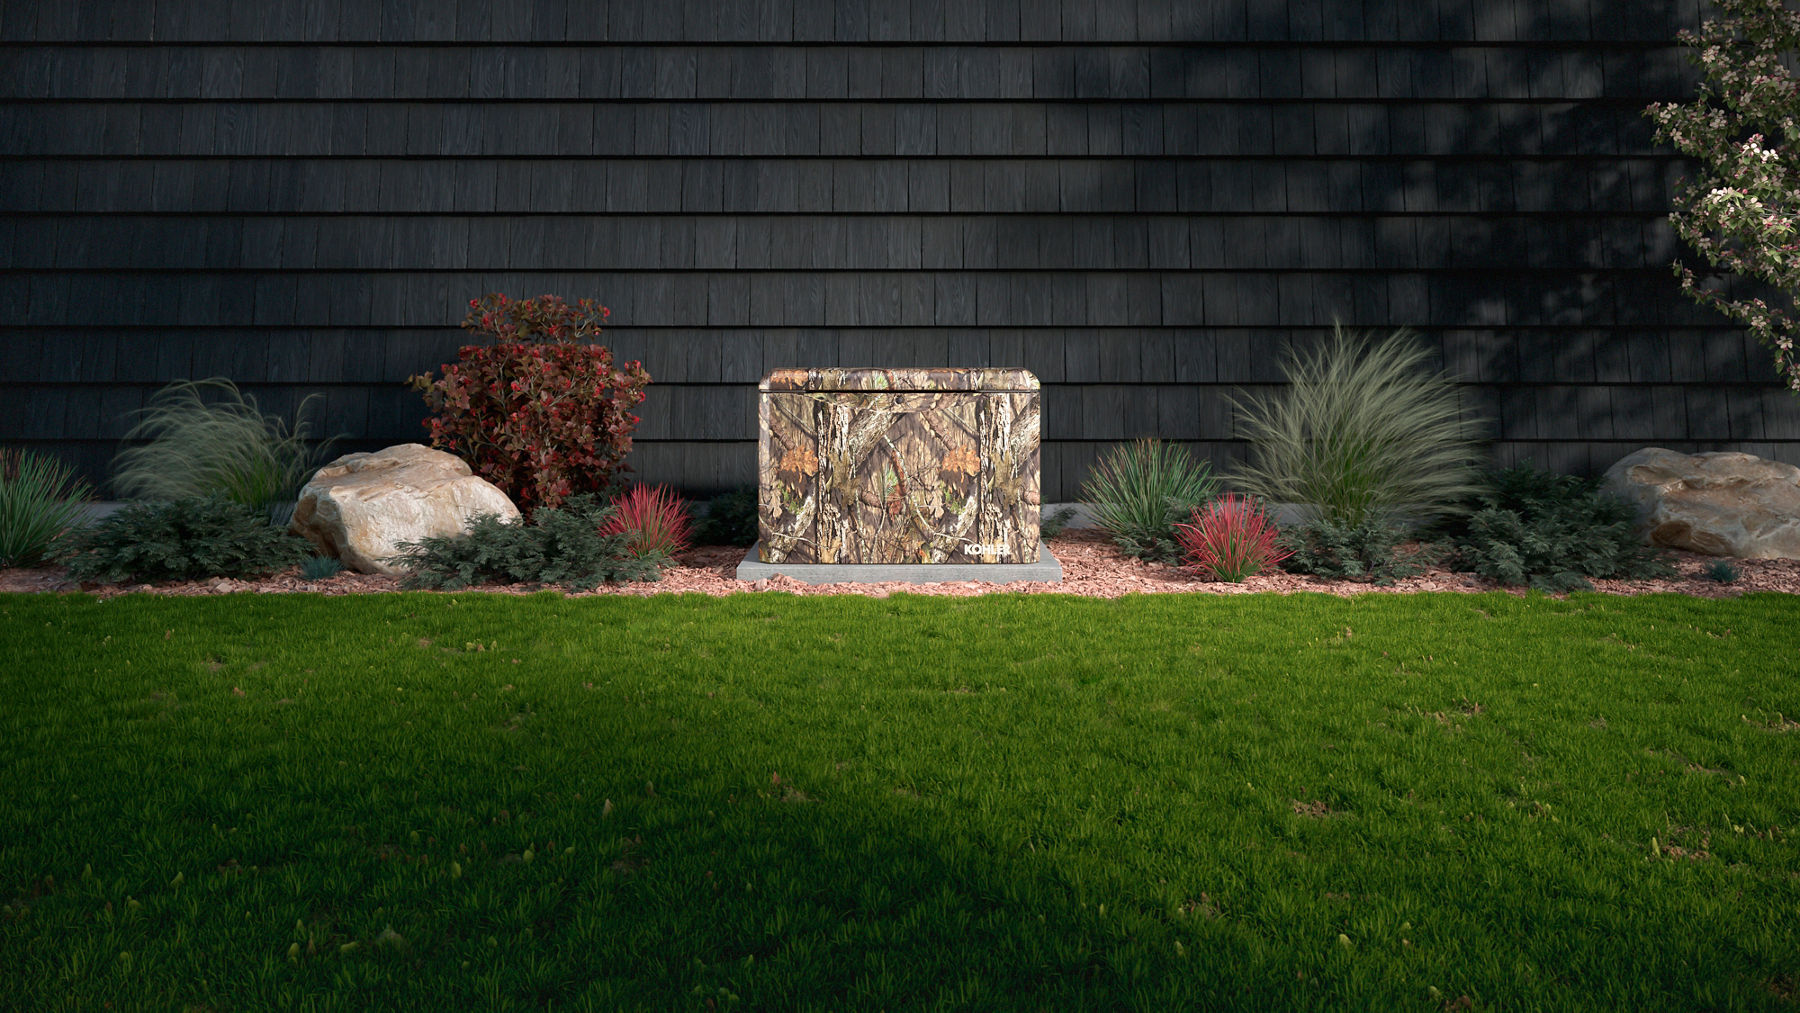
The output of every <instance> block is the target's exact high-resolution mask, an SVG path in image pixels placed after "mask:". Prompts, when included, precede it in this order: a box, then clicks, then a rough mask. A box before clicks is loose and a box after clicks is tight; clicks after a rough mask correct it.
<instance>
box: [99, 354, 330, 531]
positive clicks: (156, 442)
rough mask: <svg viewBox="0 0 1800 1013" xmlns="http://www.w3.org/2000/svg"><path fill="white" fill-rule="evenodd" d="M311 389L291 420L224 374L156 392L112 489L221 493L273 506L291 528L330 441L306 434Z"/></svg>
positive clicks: (162, 496) (163, 496) (150, 496)
mask: <svg viewBox="0 0 1800 1013" xmlns="http://www.w3.org/2000/svg"><path fill="white" fill-rule="evenodd" d="M322 400H323V395H319V394H310V395H308V396H307V397H306V398H305V399H303V400H302V401H301V402H300V406H299V408H298V409H296V410H295V412H294V421H293V423H292V424H291V425H290V424H289V423H288V422H287V420H285V419H283V418H281V417H280V416H276V415H265V414H263V412H262V409H260V408H258V407H257V404H256V398H254V397H252V396H250V395H248V394H245V393H243V392H242V391H240V390H238V388H237V385H236V384H234V383H232V382H231V381H230V380H228V379H226V378H224V377H211V378H208V379H205V380H178V381H176V382H174V383H171V384H169V385H168V386H166V387H164V388H162V389H161V390H159V391H157V392H156V393H155V394H153V395H151V398H150V403H149V405H147V406H146V407H145V408H144V409H143V410H142V411H140V412H139V413H138V420H137V422H136V423H135V424H134V425H133V426H132V428H131V431H130V432H127V433H126V434H125V439H126V441H127V443H130V442H132V441H145V442H142V443H141V444H140V445H137V446H127V447H126V448H125V449H124V450H121V451H120V452H119V454H118V456H117V457H116V458H114V460H113V488H114V489H115V490H116V491H117V492H118V493H119V494H120V495H121V496H124V497H126V498H128V499H142V500H180V499H188V498H196V497H205V496H212V495H220V496H224V497H225V498H227V499H229V500H231V501H232V502H234V503H242V504H244V505H245V506H252V507H256V508H257V509H259V510H268V511H270V514H271V519H272V520H274V521H276V522H278V525H279V526H280V527H286V526H287V522H288V520H289V519H290V518H291V517H292V516H293V512H292V511H293V504H292V500H293V499H294V497H295V496H296V495H298V494H299V492H300V489H301V487H302V486H304V485H305V484H306V482H307V480H308V479H310V478H311V477H312V475H313V472H314V469H315V468H316V467H317V462H318V460H319V458H320V457H321V456H322V455H323V454H324V452H325V451H326V450H327V448H328V447H329V446H330V444H331V442H332V441H331V440H327V441H325V442H324V443H322V444H318V445H314V444H313V443H312V442H311V441H310V440H309V439H308V433H309V431H310V425H309V423H308V421H307V419H308V413H309V410H310V409H311V408H312V406H313V403H314V402H315V401H322Z"/></svg>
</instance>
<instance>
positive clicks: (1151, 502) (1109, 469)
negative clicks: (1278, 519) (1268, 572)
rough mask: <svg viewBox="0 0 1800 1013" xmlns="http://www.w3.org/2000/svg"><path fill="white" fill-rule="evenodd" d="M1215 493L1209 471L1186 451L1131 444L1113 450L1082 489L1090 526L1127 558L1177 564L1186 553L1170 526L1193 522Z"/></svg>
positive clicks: (1138, 442) (1154, 444)
mask: <svg viewBox="0 0 1800 1013" xmlns="http://www.w3.org/2000/svg"><path fill="white" fill-rule="evenodd" d="M1218 491H1219V482H1218V479H1216V478H1214V477H1213V473H1212V465H1211V464H1209V463H1208V462H1206V461H1195V460H1194V458H1193V456H1192V455H1191V454H1189V453H1188V451H1187V448H1186V447H1183V446H1180V445H1179V444H1173V443H1164V442H1162V441H1161V440H1135V441H1133V442H1131V443H1124V444H1120V445H1119V446H1116V447H1114V448H1113V449H1112V452H1111V453H1109V454H1107V455H1106V457H1104V458H1103V459H1101V461H1100V464H1099V465H1098V466H1097V467H1095V468H1094V470H1093V471H1092V472H1091V473H1090V474H1089V475H1088V479H1087V481H1086V482H1084V483H1082V486H1081V498H1082V499H1084V500H1086V501H1087V502H1089V503H1091V504H1093V510H1094V526H1095V527H1098V528H1099V529H1100V530H1102V531H1104V532H1106V533H1107V535H1109V536H1110V537H1111V538H1112V540H1113V543H1114V544H1115V545H1117V546H1118V547H1119V548H1120V549H1121V550H1123V551H1124V553H1125V554H1126V555H1128V556H1135V557H1138V558H1140V559H1154V560H1159V561H1162V562H1167V563H1173V562H1177V561H1179V560H1180V559H1181V557H1182V556H1183V555H1184V553H1185V551H1186V550H1184V549H1183V548H1182V547H1181V543H1180V542H1179V541H1178V540H1177V539H1176V537H1175V526H1176V525H1177V524H1182V523H1185V522H1186V521H1188V520H1189V519H1191V518H1192V517H1193V514H1194V511H1195V509H1196V508H1198V507H1201V506H1204V505H1205V504H1206V503H1207V502H1208V501H1210V500H1211V499H1212V498H1213V497H1214V496H1215V495H1217V494H1218Z"/></svg>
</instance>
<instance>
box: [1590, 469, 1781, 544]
mask: <svg viewBox="0 0 1800 1013" xmlns="http://www.w3.org/2000/svg"><path fill="white" fill-rule="evenodd" d="M1604 486H1605V489H1606V491H1607V492H1610V493H1612V494H1613V495H1615V496H1618V497H1620V498H1621V499H1624V500H1626V501H1627V502H1629V503H1631V505H1632V506H1634V507H1636V508H1637V512H1638V520H1639V521H1640V522H1641V524H1642V525H1643V528H1644V530H1645V533H1646V534H1647V536H1648V537H1649V539H1650V543H1651V544H1652V545H1662V546H1667V547H1668V548H1671V549H1687V550H1688V551H1690V552H1704V553H1707V554H1708V555H1713V556H1737V557H1739V558H1743V559H1800V468H1796V467H1794V466H1793V465H1791V464H1782V463H1781V462H1780V461H1769V460H1765V459H1763V458H1760V457H1757V456H1755V455H1754V454H1736V453H1708V454H1678V453H1676V452H1675V451H1673V450H1664V449H1662V448H1661V447H1646V448H1645V449H1643V450H1639V451H1637V452H1635V453H1632V454H1628V455H1626V456H1625V457H1623V458H1620V459H1619V462H1618V463H1617V464H1614V465H1613V466H1612V467H1610V468H1608V469H1606V477H1605V479H1604Z"/></svg>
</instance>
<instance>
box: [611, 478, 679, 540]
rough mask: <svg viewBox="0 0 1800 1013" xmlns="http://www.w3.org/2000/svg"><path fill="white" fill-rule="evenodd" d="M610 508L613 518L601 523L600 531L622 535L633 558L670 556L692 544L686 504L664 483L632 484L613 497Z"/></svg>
mask: <svg viewBox="0 0 1800 1013" xmlns="http://www.w3.org/2000/svg"><path fill="white" fill-rule="evenodd" d="M612 508H613V514H612V519H611V520H608V521H607V522H606V523H605V524H603V525H601V526H600V533H601V534H603V535H624V536H625V551H627V552H629V553H631V555H632V556H634V557H643V556H649V555H660V556H663V557H669V556H673V555H675V554H676V553H678V552H685V551H687V547H688V546H689V545H690V544H691V536H690V530H689V529H690V528H691V527H692V523H693V522H692V521H691V520H690V519H689V517H688V505H687V503H686V501H684V500H683V499H682V498H681V497H680V496H677V495H675V492H674V490H672V489H669V488H667V487H666V486H660V485H655V486H647V485H635V486H632V487H631V490H630V491H629V492H624V493H621V494H619V495H617V496H614V497H613V500H612Z"/></svg>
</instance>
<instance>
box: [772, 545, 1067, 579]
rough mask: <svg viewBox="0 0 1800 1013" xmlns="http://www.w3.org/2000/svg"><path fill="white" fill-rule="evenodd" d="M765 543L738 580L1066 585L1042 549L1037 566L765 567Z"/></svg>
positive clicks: (1047, 549) (1057, 565) (1044, 547)
mask: <svg viewBox="0 0 1800 1013" xmlns="http://www.w3.org/2000/svg"><path fill="white" fill-rule="evenodd" d="M761 551H762V543H760V542H758V543H757V544H755V545H752V546H750V552H749V554H748V555H746V556H745V557H744V561H743V562H742V563H739V564H738V568H737V579H739V580H766V579H767V578H769V577H773V576H775V575H776V574H781V575H782V576H784V577H792V578H794V579H795V580H798V581H804V582H805V583H808V584H845V583H848V584H879V583H885V582H888V581H899V582H903V583H907V584H943V583H948V582H950V581H958V580H991V581H993V582H995V583H997V584H1007V583H1011V582H1012V581H1015V580H1031V581H1037V582H1040V583H1044V584H1060V583H1062V576H1063V573H1062V564H1061V563H1059V562H1057V561H1056V557H1055V556H1053V555H1051V554H1050V546H1048V545H1042V546H1041V548H1040V550H1039V552H1040V554H1039V556H1038V561H1037V562H1035V563H765V562H763V561H762V560H760V559H757V558H756V556H757V553H759V552H761Z"/></svg>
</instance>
